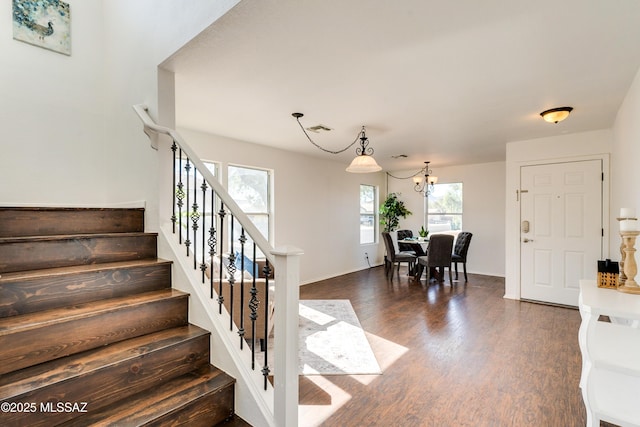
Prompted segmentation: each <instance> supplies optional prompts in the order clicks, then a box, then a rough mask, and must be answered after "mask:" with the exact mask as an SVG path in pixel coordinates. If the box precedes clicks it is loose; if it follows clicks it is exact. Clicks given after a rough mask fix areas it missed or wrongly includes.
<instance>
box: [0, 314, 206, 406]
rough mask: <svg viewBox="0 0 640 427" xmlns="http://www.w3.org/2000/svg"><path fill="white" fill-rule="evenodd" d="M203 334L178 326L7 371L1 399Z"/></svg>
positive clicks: (0, 381)
mask: <svg viewBox="0 0 640 427" xmlns="http://www.w3.org/2000/svg"><path fill="white" fill-rule="evenodd" d="M203 335H209V332H208V331H206V330H204V329H202V328H200V327H198V326H194V325H185V326H179V327H175V328H171V329H164V330H162V331H158V332H155V333H151V334H147V335H143V336H140V337H136V338H131V339H128V340H125V341H120V342H117V343H114V344H111V345H108V346H104V347H100V348H97V349H93V350H88V351H85V352H82V353H78V354H74V355H71V356H67V357H64V358H60V359H56V360H51V361H49V362H45V363H41V364H39V365H35V366H31V367H28V368H24V369H21V370H19V371H14V372H10V373H7V374H4V375H2V376H0V400H6V399H8V398H12V397H15V396H19V395H21V394H24V393H28V392H32V391H33V390H35V389H39V388H44V387H48V386H50V385H52V384H55V383H60V382H63V381H68V380H70V379H71V378H75V377H79V376H85V375H88V374H90V373H91V372H93V371H97V370H101V369H105V368H107V367H108V366H113V365H117V364H119V363H123V362H126V361H127V360H130V359H135V358H138V357H140V356H143V355H147V354H149V353H151V352H153V351H157V350H159V349H162V348H166V347H170V346H172V345H174V344H176V343H178V342H181V341H187V340H189V339H193V338H195V337H199V336H203Z"/></svg>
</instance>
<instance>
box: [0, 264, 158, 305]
mask: <svg viewBox="0 0 640 427" xmlns="http://www.w3.org/2000/svg"><path fill="white" fill-rule="evenodd" d="M170 287H171V265H170V264H169V263H166V264H153V265H150V266H139V267H128V268H115V269H114V268H112V269H108V270H100V271H89V272H75V273H69V274H63V275H56V276H41V277H36V278H32V279H24V280H20V281H12V282H10V283H3V282H2V281H0V317H8V316H15V315H19V314H27V313H35V312H37V311H42V310H49V309H52V308H58V307H65V306H69V305H77V304H83V303H87V302H91V301H99V300H102V299H107V298H116V297H121V296H124V295H133V294H135V293H141V292H149V291H153V290H158V289H167V288H170Z"/></svg>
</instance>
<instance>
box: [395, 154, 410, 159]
mask: <svg viewBox="0 0 640 427" xmlns="http://www.w3.org/2000/svg"><path fill="white" fill-rule="evenodd" d="M407 157H409V156H407V155H406V154H396V155H395V156H391V158H392V159H406V158H407Z"/></svg>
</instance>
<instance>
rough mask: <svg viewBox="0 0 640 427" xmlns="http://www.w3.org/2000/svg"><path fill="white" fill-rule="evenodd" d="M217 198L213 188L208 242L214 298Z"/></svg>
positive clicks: (210, 286) (210, 282) (211, 289)
mask: <svg viewBox="0 0 640 427" xmlns="http://www.w3.org/2000/svg"><path fill="white" fill-rule="evenodd" d="M215 200H216V193H215V191H214V190H213V189H211V227H210V228H209V240H207V243H208V244H209V262H210V263H211V266H210V267H209V290H210V293H211V296H210V298H213V293H214V292H213V291H214V289H213V288H214V286H213V280H214V278H213V273H214V271H213V265H214V264H215V261H216V260H215V256H216V243H217V240H216V214H215V212H216V211H215Z"/></svg>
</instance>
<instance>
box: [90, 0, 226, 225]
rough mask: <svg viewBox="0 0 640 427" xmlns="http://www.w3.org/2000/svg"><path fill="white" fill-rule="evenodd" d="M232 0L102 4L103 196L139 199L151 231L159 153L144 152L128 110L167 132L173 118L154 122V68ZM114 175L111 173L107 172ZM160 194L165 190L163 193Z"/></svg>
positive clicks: (156, 98)
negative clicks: (146, 114) (139, 110)
mask: <svg viewBox="0 0 640 427" xmlns="http://www.w3.org/2000/svg"><path fill="white" fill-rule="evenodd" d="M237 3H238V0H220V1H215V2H212V1H209V0H191V1H189V2H177V1H175V0H135V1H131V0H108V1H104V2H102V4H103V13H104V22H105V24H104V25H105V51H104V53H105V61H104V69H105V96H104V103H105V106H106V109H105V114H106V127H105V131H106V144H108V145H109V149H108V150H107V151H106V153H105V158H104V161H105V163H106V164H108V165H109V167H110V169H111V170H110V172H111V173H110V174H109V180H108V183H107V190H108V192H107V197H108V199H109V200H112V201H127V200H144V201H145V202H146V207H147V217H146V220H147V228H148V229H150V230H157V229H158V224H159V223H160V222H161V221H162V220H164V221H167V220H168V217H167V218H162V219H161V218H159V206H158V204H159V199H158V195H159V194H160V192H159V183H160V182H162V180H161V179H160V178H159V175H158V164H159V162H160V159H161V157H162V155H163V154H165V155H166V153H162V152H160V153H158V152H155V151H153V150H151V149H150V148H149V140H148V139H147V137H146V136H145V135H144V134H143V133H142V124H141V122H140V120H139V119H138V118H137V116H136V115H135V114H134V113H133V110H132V108H131V107H132V105H134V104H141V103H142V104H146V105H147V106H148V107H149V110H150V113H151V115H152V117H154V118H156V120H159V121H160V122H161V123H162V124H164V125H166V126H169V127H173V126H174V125H175V124H174V123H173V117H172V116H168V117H160V114H159V110H160V108H159V102H160V101H161V100H165V99H168V100H169V102H171V99H172V94H166V93H165V94H163V93H160V89H159V87H160V86H161V85H160V84H159V70H158V65H159V64H160V63H161V62H162V61H164V60H165V59H166V58H167V57H168V56H170V55H171V54H173V53H174V52H175V51H176V50H178V49H179V48H180V47H181V46H183V45H184V44H185V43H186V42H187V41H188V40H190V39H191V38H193V37H194V36H195V35H197V34H198V33H199V32H200V31H202V30H203V29H204V28H206V27H207V26H208V25H210V24H211V23H213V22H214V21H215V20H217V19H218V18H219V17H220V16H222V15H223V14H224V13H225V12H227V11H228V10H229V9H230V8H231V7H233V6H234V5H235V4H237ZM114 171H117V173H113V172H114ZM165 191H166V190H165Z"/></svg>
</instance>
